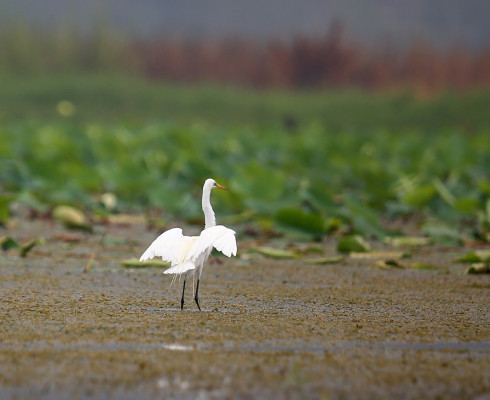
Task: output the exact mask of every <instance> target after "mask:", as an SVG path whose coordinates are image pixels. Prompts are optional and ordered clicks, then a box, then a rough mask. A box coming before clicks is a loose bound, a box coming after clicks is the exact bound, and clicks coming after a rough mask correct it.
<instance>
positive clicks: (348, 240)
mask: <svg viewBox="0 0 490 400" xmlns="http://www.w3.org/2000/svg"><path fill="white" fill-rule="evenodd" d="M369 250H371V246H369V243H367V242H366V241H365V240H364V239H363V238H362V237H361V236H359V235H348V236H343V237H341V238H340V239H339V242H338V244H337V251H340V252H341V253H350V252H358V253H361V252H366V251H369Z"/></svg>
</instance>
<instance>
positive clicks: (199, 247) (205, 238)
mask: <svg viewBox="0 0 490 400" xmlns="http://www.w3.org/2000/svg"><path fill="white" fill-rule="evenodd" d="M210 247H214V248H215V249H216V250H218V251H221V252H222V253H223V254H224V255H225V256H227V257H231V256H232V255H233V256H236V252H237V247H236V239H235V231H233V230H231V229H229V228H227V227H225V226H223V225H217V226H213V227H211V228H208V229H204V230H203V231H202V232H201V235H200V236H199V239H198V240H197V241H196V243H195V244H194V247H193V249H192V256H193V257H196V258H197V257H199V255H201V254H202V253H203V252H205V251H206V250H207V249H209V248H210Z"/></svg>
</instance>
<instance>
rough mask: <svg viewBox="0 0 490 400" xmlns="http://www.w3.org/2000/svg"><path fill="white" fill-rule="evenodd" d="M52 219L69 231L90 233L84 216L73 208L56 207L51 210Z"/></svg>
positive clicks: (90, 229)
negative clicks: (75, 230)
mask: <svg viewBox="0 0 490 400" xmlns="http://www.w3.org/2000/svg"><path fill="white" fill-rule="evenodd" d="M53 218H54V219H56V220H58V221H60V222H61V223H62V224H63V225H64V226H65V227H67V228H69V229H80V230H85V231H92V227H91V226H90V224H89V222H88V219H87V217H86V216H85V214H84V213H82V212H81V211H80V210H78V209H77V208H75V207H71V206H58V207H56V208H55V209H54V210H53Z"/></svg>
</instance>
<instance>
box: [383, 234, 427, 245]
mask: <svg viewBox="0 0 490 400" xmlns="http://www.w3.org/2000/svg"><path fill="white" fill-rule="evenodd" d="M383 242H384V243H386V244H391V245H392V246H426V245H428V244H430V243H431V239H430V238H428V237H422V236H388V237H385V238H384V240H383Z"/></svg>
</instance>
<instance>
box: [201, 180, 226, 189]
mask: <svg viewBox="0 0 490 400" xmlns="http://www.w3.org/2000/svg"><path fill="white" fill-rule="evenodd" d="M204 187H205V188H206V187H207V188H210V189H214V188H218V189H223V190H228V189H226V188H225V187H223V186H221V185H219V184H217V183H216V181H215V180H214V179H211V178H210V179H206V182H204Z"/></svg>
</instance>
